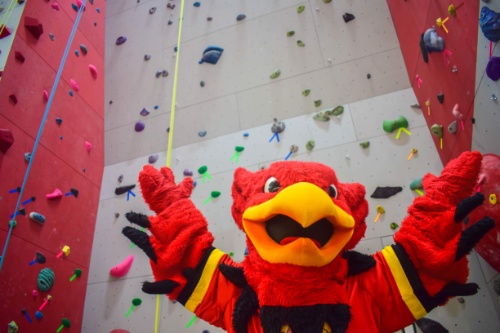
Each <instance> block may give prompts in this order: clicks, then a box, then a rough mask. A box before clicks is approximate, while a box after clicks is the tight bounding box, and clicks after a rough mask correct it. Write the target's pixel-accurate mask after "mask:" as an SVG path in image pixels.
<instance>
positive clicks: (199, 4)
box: [193, 1, 201, 7]
mask: <svg viewBox="0 0 500 333" xmlns="http://www.w3.org/2000/svg"><path fill="white" fill-rule="evenodd" d="M193 6H195V7H200V6H201V3H200V2H199V1H196V2H195V3H193Z"/></svg>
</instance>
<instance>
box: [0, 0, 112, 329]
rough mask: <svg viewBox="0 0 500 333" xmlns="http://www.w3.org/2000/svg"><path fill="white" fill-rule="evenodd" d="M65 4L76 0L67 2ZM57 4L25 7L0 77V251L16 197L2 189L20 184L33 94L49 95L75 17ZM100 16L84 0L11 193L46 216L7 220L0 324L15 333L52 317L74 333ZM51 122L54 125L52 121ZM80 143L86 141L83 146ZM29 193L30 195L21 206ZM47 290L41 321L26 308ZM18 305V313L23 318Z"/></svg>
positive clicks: (91, 205)
mask: <svg viewBox="0 0 500 333" xmlns="http://www.w3.org/2000/svg"><path fill="white" fill-rule="evenodd" d="M73 3H74V5H76V1H75V2H73ZM59 5H60V10H55V9H54V8H53V7H52V6H51V2H48V1H27V2H26V3H25V6H26V8H25V10H24V13H23V17H22V19H21V22H20V26H19V29H18V31H17V36H16V38H15V39H14V43H13V45H12V51H11V53H10V54H9V58H8V61H7V64H6V67H5V71H4V73H3V78H2V80H1V81H0V129H8V130H10V131H11V132H12V135H13V137H14V143H13V145H12V146H11V147H10V148H9V149H8V150H7V151H6V152H5V153H2V152H0V216H1V219H0V251H2V250H3V248H4V244H5V243H6V239H7V233H8V230H9V226H8V221H9V219H10V218H9V216H10V215H11V214H13V213H14V210H15V206H16V202H17V199H18V194H19V193H18V192H15V193H10V190H13V189H16V188H17V187H20V186H21V185H22V182H23V179H24V175H25V172H26V169H27V166H28V163H26V162H25V160H24V154H25V153H26V152H31V151H32V150H33V146H34V143H35V139H36V136H37V133H38V129H39V126H40V123H41V121H42V117H43V114H44V111H45V108H46V106H47V102H46V101H45V100H44V98H43V91H44V90H46V91H48V92H49V93H50V91H51V89H52V86H53V83H54V79H55V77H56V73H57V70H58V68H59V64H60V62H61V59H62V56H63V52H64V49H65V47H66V44H67V41H68V38H69V36H70V32H71V29H72V27H73V23H74V20H75V18H76V16H77V11H76V10H75V9H74V8H73V7H72V3H71V2H66V1H64V2H60V3H59ZM26 17H31V18H34V19H36V20H38V22H39V23H41V24H42V25H43V34H42V35H41V36H40V37H39V39H36V38H35V37H34V36H33V35H32V33H31V32H30V31H28V29H26V28H25V27H24V22H25V19H26ZM104 19H105V1H104V0H94V1H88V2H87V5H86V8H85V12H84V13H83V16H82V19H81V21H80V24H79V28H78V30H77V32H76V35H75V38H74V41H73V43H72V46H71V48H70V52H69V55H68V59H67V61H66V65H65V67H64V70H63V72H62V76H61V79H60V81H59V84H58V86H57V91H56V93H55V96H54V99H53V102H52V105H51V108H50V111H49V115H48V118H47V121H46V122H45V126H44V130H43V134H42V136H41V140H40V145H39V146H38V150H37V152H36V155H35V156H34V159H33V164H32V167H31V172H30V175H29V178H28V181H27V184H26V187H25V189H24V194H23V196H22V198H21V199H22V201H21V202H23V203H24V204H21V206H20V207H19V208H24V210H25V212H26V214H29V213H31V212H38V213H40V214H42V215H44V216H45V218H46V221H45V223H44V225H40V224H37V223H35V222H33V221H31V220H30V219H29V218H28V216H23V215H18V216H16V220H17V226H16V227H15V228H14V229H13V232H12V237H11V238H10V242H9V246H8V247H7V251H6V255H5V257H4V261H3V267H2V269H1V270H0V299H2V302H0V314H1V315H0V327H1V328H2V329H3V330H5V327H6V326H7V324H8V323H9V322H11V321H15V322H16V323H17V325H18V326H19V331H20V332H54V331H55V330H57V328H58V327H59V326H60V325H61V320H62V318H67V319H69V320H70V322H71V327H70V328H65V329H64V331H63V332H80V327H81V322H82V315H83V305H84V301H85V291H86V285H87V276H88V267H89V263H90V254H91V249H92V240H93V236H94V227H95V223H96V215H97V206H98V201H99V194H100V186H101V178H102V173H103V167H104V143H103V140H104V137H103V133H104V112H103V105H104V77H103V73H104ZM49 34H52V35H53V36H54V38H53V40H52V39H51V38H50V35H49ZM82 45H83V46H82ZM85 50H86V51H87V52H86V53H85V52H84V51H85ZM16 51H17V52H19V53H21V54H22V55H23V56H24V59H25V60H24V62H21V61H19V60H17V59H15V52H16ZM75 51H78V55H77V54H76V53H75ZM89 65H93V66H95V68H97V70H98V74H97V76H93V75H92V74H91V72H90V70H89ZM71 80H74V81H75V82H77V84H78V86H79V91H75V89H74V87H72V86H71V84H70V82H71ZM70 90H71V91H72V92H73V96H71V95H70V93H69V92H70ZM11 95H15V97H16V99H17V103H14V102H13V101H12V99H9V96H11ZM56 118H59V119H61V120H62V122H61V123H60V124H58V123H57V122H56ZM86 141H87V142H89V143H91V144H92V149H91V150H90V151H87V149H86V147H85V142H86ZM56 188H58V189H60V190H61V191H62V193H63V196H62V197H61V198H59V199H55V200H48V199H46V197H45V195H46V194H48V193H51V192H53V191H54V190H55V189H56ZM71 189H76V190H78V196H75V195H73V194H71V193H72V192H71ZM66 194H68V195H66ZM31 197H35V198H36V199H35V201H32V202H30V200H29V199H30V198H31ZM64 245H68V246H69V247H70V249H71V251H70V254H69V256H67V257H66V256H64V255H63V256H62V257H60V258H57V257H56V256H57V254H58V253H59V252H60V251H61V249H62V247H63V246H64ZM36 252H40V253H42V254H43V255H44V256H45V257H46V263H45V264H40V263H36V264H34V265H32V266H30V265H29V264H30V262H32V261H33V260H34V259H35V257H36ZM45 267H49V268H51V269H52V270H53V271H54V273H55V283H54V285H53V287H52V289H51V290H50V291H49V292H41V291H39V290H38V288H37V276H38V274H39V272H40V270H41V269H42V268H45ZM75 269H81V270H82V274H81V276H80V277H78V278H77V279H75V280H74V281H73V282H70V281H69V279H70V277H71V276H72V275H73V272H74V271H75ZM33 290H38V295H37V296H33V295H32V291H33ZM48 294H50V295H51V296H52V297H53V298H52V301H51V302H50V303H49V304H48V305H46V307H45V308H44V309H43V310H42V311H41V312H42V313H43V318H42V319H36V318H35V312H36V311H37V310H38V308H39V307H40V305H41V304H42V303H43V301H44V298H45V297H46V296H47V295H48ZM22 309H26V311H27V315H29V317H30V318H31V320H32V321H33V322H32V323H29V321H28V319H27V318H26V317H25V315H24V314H23V313H22Z"/></svg>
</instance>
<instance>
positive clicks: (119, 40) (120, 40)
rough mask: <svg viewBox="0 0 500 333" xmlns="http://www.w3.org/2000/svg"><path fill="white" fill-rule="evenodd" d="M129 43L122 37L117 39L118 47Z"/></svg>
mask: <svg viewBox="0 0 500 333" xmlns="http://www.w3.org/2000/svg"><path fill="white" fill-rule="evenodd" d="M126 41H127V37H124V36H120V37H118V38H117V39H116V45H122V44H123V43H125V42H126Z"/></svg>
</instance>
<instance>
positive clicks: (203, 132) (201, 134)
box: [198, 131, 207, 138]
mask: <svg viewBox="0 0 500 333" xmlns="http://www.w3.org/2000/svg"><path fill="white" fill-rule="evenodd" d="M205 135H207V131H199V132H198V136H199V137H200V138H203V137H204V136H205Z"/></svg>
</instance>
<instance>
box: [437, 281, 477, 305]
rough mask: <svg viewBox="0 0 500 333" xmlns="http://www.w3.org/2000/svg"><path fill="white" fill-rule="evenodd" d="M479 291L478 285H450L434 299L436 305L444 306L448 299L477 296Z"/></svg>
mask: <svg viewBox="0 0 500 333" xmlns="http://www.w3.org/2000/svg"><path fill="white" fill-rule="evenodd" d="M478 290H479V286H478V285H477V284H476V283H466V284H458V283H448V284H447V285H446V286H444V288H443V289H442V290H441V291H440V292H439V293H437V294H436V295H435V296H434V297H433V299H434V301H435V302H436V304H438V305H441V304H444V303H445V302H446V301H447V300H448V298H450V297H455V296H471V295H475V294H476V293H477V291H478Z"/></svg>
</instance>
